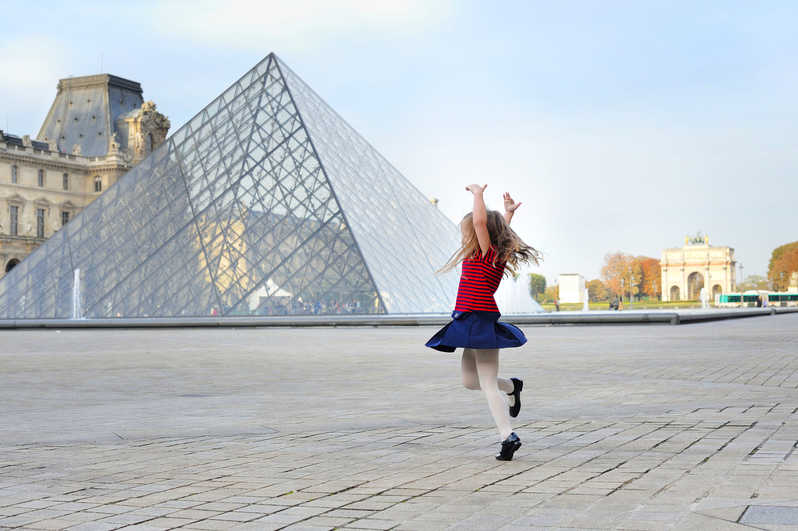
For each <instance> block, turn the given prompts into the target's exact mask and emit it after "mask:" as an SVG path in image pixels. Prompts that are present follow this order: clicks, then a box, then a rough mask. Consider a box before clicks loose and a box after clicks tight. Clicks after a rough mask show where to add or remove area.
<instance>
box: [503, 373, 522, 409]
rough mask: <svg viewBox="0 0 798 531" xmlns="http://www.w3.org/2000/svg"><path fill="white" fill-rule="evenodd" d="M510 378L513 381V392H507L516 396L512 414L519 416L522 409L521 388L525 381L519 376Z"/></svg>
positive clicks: (511, 407)
mask: <svg viewBox="0 0 798 531" xmlns="http://www.w3.org/2000/svg"><path fill="white" fill-rule="evenodd" d="M510 380H512V382H513V392H512V393H507V394H508V395H510V396H513V397H515V401H514V402H513V405H512V406H510V416H511V417H517V416H518V412H519V411H521V389H523V388H524V381H523V380H519V379H518V378H510Z"/></svg>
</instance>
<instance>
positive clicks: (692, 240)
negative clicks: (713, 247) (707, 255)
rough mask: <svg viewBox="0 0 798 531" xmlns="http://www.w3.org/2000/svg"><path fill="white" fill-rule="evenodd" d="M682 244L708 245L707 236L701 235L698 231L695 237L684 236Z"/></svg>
mask: <svg viewBox="0 0 798 531" xmlns="http://www.w3.org/2000/svg"><path fill="white" fill-rule="evenodd" d="M684 244H685V245H709V236H707V235H705V234H702V233H701V231H698V232H697V233H696V235H695V236H692V237H690V236H685V237H684Z"/></svg>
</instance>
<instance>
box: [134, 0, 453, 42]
mask: <svg viewBox="0 0 798 531" xmlns="http://www.w3.org/2000/svg"><path fill="white" fill-rule="evenodd" d="M152 9H153V10H154V12H151V13H148V16H147V18H148V19H150V20H152V21H154V22H153V23H154V24H155V27H156V29H157V30H158V31H160V32H162V33H164V34H166V35H172V36H173V37H175V38H186V39H190V40H192V41H194V42H196V43H200V44H204V45H208V46H220V47H224V48H234V49H255V50H258V51H260V50H262V49H263V48H264V47H268V48H269V49H277V48H279V49H280V50H290V51H304V50H308V49H313V48H317V47H319V46H322V45H324V44H325V43H328V42H330V41H335V40H337V39H344V40H349V39H351V37H352V35H353V34H357V33H366V34H368V35H369V36H370V37H371V38H373V36H374V35H382V36H386V35H397V34H398V35H407V34H413V33H416V32H418V31H423V30H424V29H427V28H429V27H430V26H434V25H435V24H437V23H438V22H440V21H441V20H442V19H444V18H445V17H446V16H448V14H450V12H451V10H452V4H451V3H449V2H443V1H442V2H426V1H423V0H381V1H379V2H373V1H371V0H338V1H336V2H327V1H323V0H294V1H285V2H284V1H269V2H264V1H258V0H233V1H229V2H224V3H221V2H212V1H208V0H204V1H200V2H194V1H192V2H185V1H178V2H163V3H159V4H158V5H157V6H155V7H153V8H152ZM267 45H268V46H267Z"/></svg>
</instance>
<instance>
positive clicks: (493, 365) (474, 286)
mask: <svg viewBox="0 0 798 531" xmlns="http://www.w3.org/2000/svg"><path fill="white" fill-rule="evenodd" d="M486 187H487V185H483V186H480V185H478V184H471V185H469V186H466V190H468V191H469V192H471V193H472V194H473V197H474V208H473V211H472V212H470V213H468V214H466V216H465V217H464V218H463V220H462V221H461V222H460V232H461V234H462V245H461V247H460V249H459V250H458V251H457V252H456V253H455V254H454V255H453V256H452V258H451V259H450V260H449V262H448V263H447V264H446V265H445V266H443V268H442V269H441V271H448V270H451V269H453V268H455V267H457V265H458V264H462V274H461V276H460V286H459V288H458V289H457V302H456V303H455V308H454V311H453V312H452V321H451V322H450V323H449V324H447V325H446V326H444V327H443V328H441V329H440V330H439V331H438V332H437V333H436V334H435V335H434V336H432V338H430V340H429V341H427V346H428V347H431V348H433V349H435V350H440V351H442V352H454V351H455V350H456V349H457V348H462V349H463V356H462V359H461V370H462V378H463V385H464V386H465V387H466V388H467V389H482V391H483V392H484V393H485V398H487V401H488V407H489V408H490V412H491V415H492V416H493V420H494V422H495V423H496V427H497V428H498V430H499V437H500V440H501V447H500V450H499V453H498V455H497V456H496V459H499V460H501V461H511V460H512V458H513V454H514V453H515V451H516V450H518V448H520V447H521V439H520V438H519V437H518V435H516V433H515V432H513V430H512V426H511V425H510V417H517V416H518V412H519V411H520V410H521V390H522V389H523V386H524V382H523V380H521V379H519V378H510V379H506V378H499V376H498V373H499V349H501V348H509V347H520V346H521V345H523V344H524V343H526V337H525V336H524V333H523V332H521V330H519V329H518V328H516V327H515V326H513V325H511V324H508V323H503V322H500V321H499V320H498V319H499V317H500V316H501V314H500V313H499V308H498V307H497V306H496V300H495V299H494V297H493V294H494V293H496V289H497V288H498V287H499V283H500V282H501V279H502V277H503V276H504V275H505V274H508V273H512V272H514V271H515V270H516V268H517V267H518V265H519V263H521V262H534V263H536V264H537V263H538V262H539V260H540V253H538V251H537V250H535V249H533V248H532V247H530V246H529V245H527V244H525V243H524V242H523V241H522V240H521V238H519V237H518V235H517V234H516V233H515V231H513V229H511V228H510V220H511V219H512V217H513V215H514V213H515V211H516V209H518V207H519V206H521V203H516V202H515V201H514V200H513V198H512V197H510V194H508V193H505V194H504V215H502V214H500V213H499V212H497V211H495V210H487V209H486V208H485V201H484V199H483V192H484V190H485V188H486ZM500 389H501V391H503V392H504V393H506V394H507V395H509V410H508V403H507V402H506V401H505V399H504V397H503V396H502V394H501V393H500V392H499V390H500Z"/></svg>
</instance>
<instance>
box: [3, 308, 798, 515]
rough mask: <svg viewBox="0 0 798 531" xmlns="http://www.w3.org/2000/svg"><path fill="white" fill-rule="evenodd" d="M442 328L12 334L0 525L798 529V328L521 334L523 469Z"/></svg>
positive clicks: (754, 322)
mask: <svg viewBox="0 0 798 531" xmlns="http://www.w3.org/2000/svg"><path fill="white" fill-rule="evenodd" d="M434 330H435V329H434V328H432V327H396V328H390V327H382V328H334V329H333V328H314V329H297V328H282V329H259V328H248V329H210V328H206V329H168V330H63V331H56V330H33V331H31V330H22V331H6V332H3V333H2V334H1V335H0V367H1V368H2V384H3V385H2V386H0V397H2V404H3V407H2V408H0V528H24V529H62V528H68V529H74V530H79V529H80V530H105V529H116V528H122V527H124V528H125V529H166V528H175V527H179V528H182V529H203V530H211V529H233V528H235V529H239V528H240V529H282V528H288V529H333V528H342V529H350V528H351V529H408V530H426V529H446V528H454V529H506V530H510V529H526V528H539V527H561V528H582V529H613V528H622V529H665V528H668V527H673V528H678V529H737V528H740V529H742V528H746V527H748V528H757V529H788V528H795V526H798V487H797V486H796V481H795V478H796V472H798V458H797V457H796V455H795V453H794V449H795V445H796V441H798V418H796V411H798V360H797V359H796V356H795V354H796V351H798V315H796V314H791V315H776V316H767V317H755V318H750V319H740V320H730V321H724V322H714V323H702V324H694V325H686V326H659V325H650V326H594V327H589V326H584V327H579V326H554V327H551V326H530V327H524V332H525V333H526V334H527V337H528V338H529V343H527V345H525V346H524V347H522V348H521V349H517V350H515V351H506V352H504V353H503V354H502V368H501V372H500V374H501V375H502V376H505V377H510V376H518V377H521V378H523V379H524V380H525V387H524V394H523V409H522V410H521V414H520V416H519V417H518V419H515V420H516V424H515V425H514V428H515V429H516V432H517V433H518V434H519V435H520V437H521V438H522V440H523V447H522V448H521V449H520V450H519V451H518V452H517V453H516V457H515V459H514V460H513V461H512V462H504V463H503V462H499V461H496V460H495V459H494V458H493V456H494V454H495V453H496V451H497V449H498V435H497V433H496V429H495V427H494V426H493V424H492V421H491V418H490V414H489V412H488V408H487V405H486V403H485V400H484V398H483V396H482V395H481V393H479V392H476V391H468V390H466V389H464V388H463V387H462V386H461V384H460V381H459V355H445V354H442V353H438V352H433V351H431V350H429V349H425V348H424V347H423V343H424V341H425V340H426V339H427V338H428V336H429V335H431V334H432V333H433V332H434ZM458 354H459V353H458Z"/></svg>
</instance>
